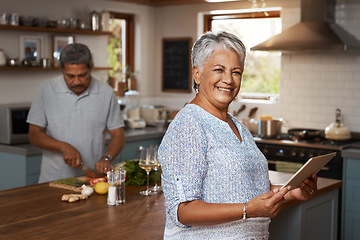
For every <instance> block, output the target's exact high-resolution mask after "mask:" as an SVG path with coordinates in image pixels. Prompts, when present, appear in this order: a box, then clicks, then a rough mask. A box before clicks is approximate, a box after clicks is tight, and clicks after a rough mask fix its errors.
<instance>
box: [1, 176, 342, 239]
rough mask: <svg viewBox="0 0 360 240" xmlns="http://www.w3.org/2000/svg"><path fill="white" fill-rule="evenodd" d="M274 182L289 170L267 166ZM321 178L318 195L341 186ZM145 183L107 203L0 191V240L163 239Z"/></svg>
mask: <svg viewBox="0 0 360 240" xmlns="http://www.w3.org/2000/svg"><path fill="white" fill-rule="evenodd" d="M270 176H271V180H272V181H273V182H274V183H276V182H277V183H281V182H285V181H286V180H287V179H288V178H289V177H290V176H291V174H286V173H279V172H272V171H270ZM341 183H342V182H341V181H340V180H332V179H324V178H319V184H318V186H319V194H323V193H325V192H327V191H330V190H333V189H336V188H339V187H341ZM144 188H145V187H135V186H126V203H125V204H122V205H119V206H114V207H109V206H107V204H106V201H107V196H106V195H98V194H96V193H94V194H92V195H91V196H90V197H89V199H86V200H81V201H79V202H75V203H67V202H62V201H61V196H62V195H63V194H66V193H72V192H71V191H69V190H65V189H60V188H55V187H50V186H49V184H48V183H43V184H37V185H32V186H27V187H22V188H15V189H10V190H4V191H0V213H1V217H0V236H1V239H24V238H26V239H85V238H86V239H101V240H104V239H105V238H107V237H111V239H162V238H163V231H164V226H165V206H164V195H163V193H159V194H157V195H153V196H142V195H140V194H139V191H140V190H143V189H144Z"/></svg>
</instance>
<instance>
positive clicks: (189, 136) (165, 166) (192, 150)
mask: <svg viewBox="0 0 360 240" xmlns="http://www.w3.org/2000/svg"><path fill="white" fill-rule="evenodd" d="M178 115H179V114H178ZM206 150H207V143H206V136H205V133H204V131H203V130H202V127H201V124H200V121H199V120H198V119H195V118H194V117H193V116H191V115H189V114H182V115H181V116H177V118H175V119H174V121H173V122H172V123H171V124H170V126H169V128H168V131H167V133H166V134H165V136H164V138H163V141H162V143H161V145H160V147H159V161H160V164H161V168H162V171H163V173H162V183H161V184H162V188H163V192H164V196H165V207H166V211H167V214H168V216H169V217H170V219H171V220H172V221H173V222H174V223H175V225H177V226H179V227H186V226H185V225H183V224H182V223H180V222H179V220H178V206H179V204H180V203H182V202H187V201H192V200H196V199H200V198H201V194H202V181H203V179H204V177H205V175H206V172H207V162H206V152H207V151H206Z"/></svg>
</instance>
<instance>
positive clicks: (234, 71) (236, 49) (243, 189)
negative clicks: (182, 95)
mask: <svg viewBox="0 0 360 240" xmlns="http://www.w3.org/2000/svg"><path fill="white" fill-rule="evenodd" d="M244 60H245V47H244V45H243V43H242V42H241V41H240V40H239V39H238V38H237V37H236V36H235V35H233V34H230V33H226V32H219V33H218V34H214V33H211V32H208V33H206V34H204V35H202V36H201V37H200V38H199V40H197V41H196V42H195V44H194V46H193V49H192V65H193V68H192V73H193V81H194V89H195V92H196V96H195V98H194V99H193V100H192V101H191V102H190V104H188V105H186V106H185V107H184V108H183V109H182V110H181V111H180V112H179V113H178V114H177V115H176V117H175V119H174V120H173V122H172V123H171V124H170V126H169V128H168V130H167V132H166V134H165V136H164V139H163V141H162V143H161V145H160V148H159V160H160V163H161V166H162V169H163V174H162V186H163V191H164V194H165V205H166V226H165V234H164V238H165V239H192V240H193V239H201V240H204V239H268V237H269V233H268V227H269V223H270V218H271V217H274V216H276V215H277V214H278V212H279V211H280V208H281V206H282V204H283V203H284V202H285V201H289V200H292V199H298V200H307V199H310V198H311V194H313V193H314V192H315V191H316V190H317V187H316V181H317V178H316V175H315V174H313V176H312V179H311V180H310V179H307V180H305V181H304V182H303V183H302V184H301V186H300V188H297V189H294V190H291V191H289V190H290V188H284V189H282V190H279V186H273V185H271V184H270V181H269V175H268V167H267V160H266V158H265V157H264V155H263V154H262V153H261V151H260V150H259V149H258V148H257V146H256V144H255V142H254V139H253V137H252V135H251V134H250V132H249V131H248V129H247V128H246V127H244V125H242V124H241V123H240V122H239V121H238V120H237V119H236V118H234V117H233V116H231V115H230V114H229V113H228V108H229V104H230V103H231V102H232V101H233V99H234V98H235V97H236V96H237V94H238V92H239V90H240V85H241V77H242V74H243V72H244Z"/></svg>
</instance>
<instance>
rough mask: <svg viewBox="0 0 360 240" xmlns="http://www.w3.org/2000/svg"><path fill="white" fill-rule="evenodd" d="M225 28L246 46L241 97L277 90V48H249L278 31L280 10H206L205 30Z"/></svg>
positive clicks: (266, 96) (261, 96)
mask: <svg viewBox="0 0 360 240" xmlns="http://www.w3.org/2000/svg"><path fill="white" fill-rule="evenodd" d="M210 29H212V30H213V31H219V30H225V31H229V32H232V33H234V34H235V35H237V36H238V37H239V38H240V39H241V40H242V41H243V43H244V44H245V46H246V51H247V55H246V60H245V71H244V74H243V79H242V83H241V90H240V96H241V97H242V98H251V99H265V100H269V99H270V98H271V97H276V96H277V95H278V93H279V81H280V65H281V53H280V52H264V51H251V50H250V48H251V47H253V46H255V45H257V44H259V43H261V42H263V41H265V40H267V39H268V38H270V37H272V36H274V35H276V34H278V33H280V32H281V19H280V11H277V10H276V11H266V12H264V11H263V12H254V11H252V12H242V13H232V14H209V15H205V16H204V30H205V31H209V30H210Z"/></svg>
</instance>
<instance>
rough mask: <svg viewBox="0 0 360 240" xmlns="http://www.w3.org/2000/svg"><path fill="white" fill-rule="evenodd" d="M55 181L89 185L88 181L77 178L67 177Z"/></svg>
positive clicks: (76, 185)
mask: <svg viewBox="0 0 360 240" xmlns="http://www.w3.org/2000/svg"><path fill="white" fill-rule="evenodd" d="M54 182H56V183H61V184H66V185H70V186H74V187H81V186H82V185H83V184H85V185H89V181H82V180H80V179H77V178H73V177H69V178H65V179H59V180H55V181H54Z"/></svg>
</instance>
